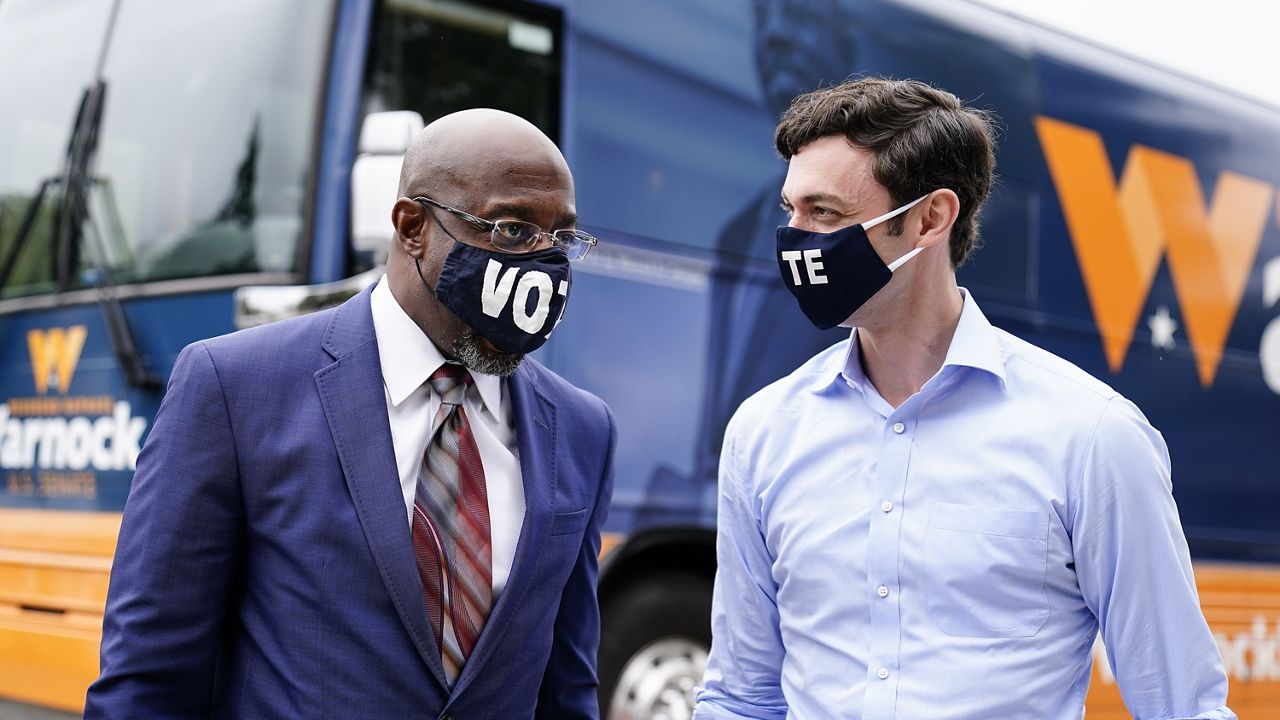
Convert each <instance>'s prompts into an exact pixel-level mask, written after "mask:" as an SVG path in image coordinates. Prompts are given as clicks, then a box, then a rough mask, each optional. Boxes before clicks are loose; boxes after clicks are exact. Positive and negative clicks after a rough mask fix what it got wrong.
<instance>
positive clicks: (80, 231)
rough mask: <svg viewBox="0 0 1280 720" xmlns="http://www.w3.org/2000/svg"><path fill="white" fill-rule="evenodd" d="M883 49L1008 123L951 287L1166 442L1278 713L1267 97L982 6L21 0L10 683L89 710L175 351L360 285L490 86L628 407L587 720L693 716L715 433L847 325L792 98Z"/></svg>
mask: <svg viewBox="0 0 1280 720" xmlns="http://www.w3.org/2000/svg"><path fill="white" fill-rule="evenodd" d="M859 74H876V75H888V76H893V77H903V78H906V77H910V78H917V79H921V80H924V81H927V82H930V83H934V84H936V85H938V86H940V87H942V88H945V89H947V90H950V91H951V92H953V93H955V94H956V95H958V96H959V97H960V98H962V99H963V100H965V101H966V102H968V103H970V104H972V105H974V106H976V107H979V108H983V109H986V110H990V111H991V112H993V113H995V115H996V116H997V117H998V118H999V121H998V127H999V137H998V142H999V149H998V173H999V181H998V184H997V186H996V188H995V191H994V195H993V197H992V199H991V201H990V203H989V205H988V206H987V207H986V209H985V211H984V212H983V215H982V226H983V233H982V236H983V240H984V243H985V246H984V247H983V248H982V249H980V250H979V251H978V252H977V253H976V254H975V255H974V256H973V258H972V259H971V260H970V261H969V262H968V263H966V264H965V266H964V267H963V268H962V269H961V271H960V273H959V277H960V282H961V284H962V285H963V286H964V287H965V288H967V289H968V291H969V292H972V293H973V294H974V296H975V297H976V298H977V299H978V301H979V302H980V303H981V304H982V307H983V309H984V311H985V312H986V314H987V315H988V316H989V317H990V319H991V320H992V322H993V323H994V324H995V325H997V326H999V327H1002V328H1005V329H1007V330H1009V331H1011V332H1013V333H1014V334H1016V335H1019V336H1021V337H1023V338H1025V339H1027V340H1029V341H1031V342H1033V343H1036V344H1037V345H1040V346H1043V347H1045V348H1047V349H1048V350H1050V351H1052V352H1054V353H1056V354H1058V355H1061V356H1063V357H1065V358H1067V359H1069V360H1071V361H1072V362H1074V363H1076V364H1077V365H1079V366H1080V367H1082V368H1083V369H1084V370H1086V371H1088V372H1090V373H1092V374H1093V375H1095V376H1097V377H1099V378H1101V379H1102V380H1103V381H1105V382H1107V383H1108V384H1110V385H1112V386H1113V387H1114V388H1116V389H1117V390H1118V391H1120V392H1121V393H1123V394H1124V395H1126V396H1127V397H1129V398H1130V399H1132V400H1133V401H1134V402H1135V403H1137V405H1138V406H1139V407H1141V408H1142V410H1143V411H1144V412H1145V413H1146V415H1147V416H1148V417H1149V418H1150V420H1151V422H1152V423H1153V424H1154V425H1155V427H1156V428H1158V429H1159V430H1160V431H1161V432H1162V433H1163V435H1164V437H1165V439H1166V441H1167V443H1168V446H1169V452H1170V455H1171V456H1172V464H1173V492H1174V495H1175V497H1176V499H1177V502H1178V507H1179V510H1180V513H1181V520H1182V523H1183V527H1184V529H1185V531H1186V535H1187V539H1188V541H1189V544H1190V548H1191V552H1192V556H1193V562H1194V567H1195V572H1196V579H1197V583H1198V586H1199V591H1200V599H1201V602H1202V604H1203V607H1204V611H1205V615H1206V617H1207V618H1208V621H1209V623H1210V626H1211V628H1212V630H1213V633H1214V636H1215V638H1216V639H1217V641H1218V644H1219V646H1220V648H1221V650H1222V654H1223V658H1224V661H1225V664H1226V668H1227V670H1228V672H1229V674H1230V681H1231V686H1230V704H1231V705H1232V706H1233V707H1234V708H1235V709H1236V710H1237V711H1238V712H1239V713H1240V715H1241V716H1242V717H1248V718H1261V717H1280V475H1278V471H1277V466H1278V465H1280V451H1278V449H1277V448H1280V434H1278V433H1280V200H1278V192H1280V110H1278V109H1277V108H1275V107H1272V106H1268V105H1265V104H1263V103H1260V102H1258V101H1256V100H1251V99H1249V98H1246V97H1243V96H1240V95H1237V94H1233V93H1231V92H1228V91H1226V90H1223V89H1221V88H1217V87H1214V86H1211V85H1208V84H1205V83H1202V82H1199V81H1195V80H1192V79H1189V78H1187V77H1184V76H1182V75H1179V74H1177V73H1175V72H1171V71H1169V70H1166V69H1162V68H1159V67H1156V66H1153V65H1150V64H1147V63H1145V62H1143V61H1142V60H1140V59H1137V58H1134V57H1129V56H1126V55H1124V54H1122V53H1117V52H1112V51H1108V50H1105V49H1103V48H1100V47H1098V46H1095V45H1093V44H1090V43H1089V42H1088V41H1087V40H1084V39H1081V38H1075V37H1070V36H1066V35H1063V34H1060V33H1057V32H1054V31H1052V30H1050V29H1047V28H1044V27H1041V26H1038V25H1035V24H1032V23H1029V22H1026V21H1023V20H1019V19H1016V18H1014V17H1011V16H1009V15H1005V14H1002V13H1000V12H998V11H995V10H992V9H989V8H987V7H985V6H982V5H978V4H972V3H969V2H962V1H958V0H951V1H943V0H938V1H936V2H926V1H925V0H645V1H644V2H635V1H634V0H538V1H533V0H223V1H222V2H202V3H196V2H174V1H172V0H63V1H62V2H57V3H49V2H43V1H42V0H0V339H2V340H3V342H2V343H0V464H2V465H3V468H2V473H3V480H2V481H0V697H5V698H10V699H13V700H18V701H21V702H25V703H32V704H37V705H45V706H49V707H53V708H62V709H66V710H70V711H76V710H78V709H80V708H81V707H82V704H83V699H84V692H85V688H86V687H87V685H88V684H89V683H90V682H91V681H92V680H93V678H94V677H95V676H96V674H97V670H98V642H99V638H100V630H101V623H102V611H103V604H104V600H105V595H106V587H107V579H108V575H109V573H110V569H111V558H112V554H113V551H114V547H115V537H116V533H117V532H118V529H119V525H120V516H121V511H122V509H123V507H124V502H125V499H126V497H127V495H128V491H129V484H130V480H131V478H132V474H133V470H134V466H135V463H136V460H137V456H138V452H139V449H140V448H141V446H142V445H143V444H144V443H145V442H146V439H147V432H148V430H149V429H150V426H151V423H152V419H153V416H154V413H155V412H156V409H157V408H158V406H159V403H160V399H161V397H162V395H163V393H164V388H165V382H166V380H167V377H168V374H169V372H170V371H171V368H172V365H173V362H174V359H175V357H176V356H177V354H178V352H179V351H180V350H181V349H182V347H183V346H185V345H186V344H188V343H191V342H193V341H196V340H199V339H202V338H207V337H211V336H215V335H220V334H224V333H228V332H232V331H234V330H236V329H237V328H242V327H248V326H251V325H257V324H261V323H264V322H269V321H272V320H276V319H280V318H285V317H289V316H291V315H296V314H299V313H305V312H311V311H313V310H316V309H319V308H324V307H330V306H332V305H334V304H336V303H339V302H341V301H342V300H343V299H345V298H348V297H350V296H351V295H352V294H354V293H356V292H359V291H360V290H361V289H363V288H364V287H367V286H368V285H369V284H371V283H372V282H374V281H375V280H376V279H377V278H378V277H379V276H380V271H379V267H380V264H381V263H382V262H383V261H384V259H385V257H386V252H387V246H388V243H389V241H390V237H391V233H392V230H391V226H390V222H389V213H390V207H391V204H392V202H393V201H394V199H395V190H396V180H397V177H398V172H399V166H400V162H401V158H402V156H403V153H404V151H405V148H406V147H407V144H408V142H409V139H410V138H411V137H412V135H413V133H414V132H415V131H416V130H417V129H418V128H420V127H422V124H423V123H424V122H430V121H431V120H433V119H435V118H437V117H440V116H441V115H443V114H445V113H448V112H452V111H454V110H458V109H462V108H467V107H475V106H489V107H497V108H501V109H504V110H508V111H511V112H514V113H517V114H519V115H521V116H523V117H525V118H527V119H529V120H530V121H532V122H533V123H535V124H536V125H538V126H539V127H540V128H542V129H543V130H544V131H545V132H546V133H547V134H548V135H549V136H550V137H552V138H553V139H554V140H555V141H556V142H557V143H558V144H559V145H560V147H561V148H562V149H563V151H564V153H565V156H566V157H567V159H568V161H569V164H570V166H571V167H572V169H573V172H574V176H575V180H576V185H577V207H578V211H579V214H580V216H581V218H582V227H583V228H584V229H586V230H588V231H589V232H591V233H592V234H594V235H596V236H598V237H599V238H600V244H599V246H598V247H597V248H596V249H595V250H593V251H592V253H591V255H590V256H589V257H588V258H587V259H585V260H584V261H582V262H581V263H577V264H576V265H575V266H574V268H573V270H574V277H573V284H572V300H571V302H570V304H569V307H568V311H567V313H566V315H565V317H564V319H563V322H562V323H561V324H560V325H559V327H558V329H557V331H556V333H555V335H554V337H553V338H552V339H551V341H550V342H549V343H547V345H546V346H545V347H544V348H543V349H541V350H539V351H538V353H537V357H538V359H539V360H540V361H541V362H543V363H545V364H546V365H548V366H549V367H551V368H552V369H553V370H555V371H556V372H558V373H560V374H561V375H563V376H564V377H566V378H567V379H568V380H570V381H571V382H573V383H575V384H577V385H579V386H581V387H584V388H586V389H588V390H590V391H592V392H594V393H596V394H598V395H599V396H600V397H602V398H603V399H604V400H605V401H606V402H608V404H609V405H610V407H611V408H612V409H613V411H614V413H615V414H616V417H617V422H618V428H619V440H618V446H617V477H616V489H615V492H614V499H613V504H612V508H611V512H610V516H609V521H608V524H607V526H606V528H605V529H606V534H605V538H604V543H603V548H602V553H601V577H600V585H599V592H600V601H601V605H602V623H603V634H602V643H601V649H600V680H601V690H600V696H601V705H602V708H603V714H604V716H605V717H608V718H613V719H622V718H656V717H670V718H677V717H686V716H687V714H688V713H689V711H690V710H691V708H692V703H693V697H694V693H695V692H696V688H697V685H698V683H699V681H700V678H701V675H702V670H703V667H704V665H705V661H706V653H707V648H708V647H709V641H710V629H709V620H708V615H709V611H710V604H711V587H712V578H713V576H714V572H715V548H714V543H715V499H716V464H717V458H718V452H719V448H720V443H721V440H722V436H723V431H724V426H725V423H726V421H727V420H728V418H729V417H730V415H731V414H732V413H733V411H734V409H735V408H736V407H737V405H738V404H739V403H740V402H741V401H742V400H743V399H745V398H746V397H748V396H749V395H750V394H752V393H753V392H755V391H756V390H758V389H759V388H761V387H763V386H764V385H765V384H767V383H769V382H771V381H772V380H774V379H776V378H778V377H781V376H782V375H785V374H786V373H788V372H790V371H791V370H792V369H794V368H795V367H797V366H798V365H799V364H801V363H802V362H803V361H804V360H805V359H807V358H808V357H810V356H811V355H813V354H814V353H816V352H817V351H818V350H820V349H821V348H824V347H826V346H828V345H830V344H832V343H834V342H837V341H839V340H840V339H841V336H842V335H841V332H840V331H838V330H837V331H830V332H825V333H824V332H818V331H816V330H814V329H813V328H812V326H810V325H809V324H808V322H807V321H806V320H805V319H804V317H803V316H802V315H801V314H800V313H799V311H798V309H797V308H796V307H795V304H794V302H793V301H792V300H791V298H790V296H789V295H788V294H787V292H786V290H785V288H784V287H783V285H782V282H781V278H780V277H779V274H778V267H777V264H776V260H775V258H774V247H773V242H774V231H775V228H776V227H777V226H778V225H781V224H785V223H786V217H785V215H784V213H783V212H782V210H781V209H780V208H779V207H778V198H779V190H780V187H781V184H782V179H783V177H784V175H785V172H786V166H785V163H783V161H782V160H780V159H779V158H778V157H777V155H776V153H775V152H774V150H773V147H772V131H773V127H774V124H775V121H776V119H777V117H778V116H779V114H780V113H781V112H782V110H783V109H785V107H786V106H787V103H788V102H789V100H790V99H791V98H792V97H793V96H794V95H795V94H796V93H797V92H799V91H801V90H804V89H812V88H815V87H818V86H820V85H822V84H824V83H831V82H834V81H839V80H842V79H844V78H846V77H851V76H856V75H859ZM956 450H957V452H962V451H963V449H962V448H957V449H956ZM171 480H172V482H182V478H180V477H175V478H172V479H171ZM993 491H995V490H994V489H993ZM832 572H840V569H839V568H832ZM1156 591H1157V589H1155V588H1153V589H1152V592H1156ZM1088 709H1089V717H1090V718H1118V717H1126V716H1127V713H1126V712H1125V710H1124V706H1123V704H1122V700H1121V697H1120V693H1119V691H1118V688H1117V687H1116V685H1115V682H1114V679H1113V678H1112V677H1111V676H1110V674H1109V672H1108V669H1107V662H1106V655H1105V650H1104V648H1102V647H1101V645H1099V646H1097V647H1096V648H1095V663H1094V677H1093V681H1092V689H1091V692H1090V696H1089V700H1088Z"/></svg>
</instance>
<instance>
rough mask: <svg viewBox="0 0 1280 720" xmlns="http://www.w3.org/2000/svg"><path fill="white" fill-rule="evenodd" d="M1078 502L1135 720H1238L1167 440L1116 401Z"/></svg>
mask: <svg viewBox="0 0 1280 720" xmlns="http://www.w3.org/2000/svg"><path fill="white" fill-rule="evenodd" d="M1073 494H1074V496H1075V497H1074V498H1073V502H1072V512H1071V515H1072V546H1073V552H1074V557H1075V562H1076V573H1077V577H1078V580H1079V583H1080V590H1081V592H1082V593H1083V596H1084V600H1085V602H1086V603H1087V604H1088V605H1089V608H1090V609H1091V610H1092V611H1093V613H1094V615H1095V616H1096V617H1097V618H1098V623H1099V627H1100V628H1101V631H1102V641H1103V644H1104V645H1105V646H1106V648H1107V657H1108V660H1109V661H1110V663H1111V668H1112V671H1113V673H1114V675H1115V677H1116V682H1117V684H1118V685H1119V688H1120V694H1121V695H1122V696H1123V698H1124V702H1125V705H1127V706H1128V708H1129V712H1131V713H1132V714H1133V716H1134V718H1135V719H1136V720H1148V719H1150V720H1167V719H1173V718H1211V719H1214V720H1234V719H1235V717H1236V715H1235V713H1233V712H1232V711H1231V710H1230V709H1228V708H1227V707H1226V701H1227V676H1226V673H1225V672H1224V671H1223V666H1222V656H1221V655H1220V653H1219V652H1218V648H1217V646H1216V645H1215V644H1214V640H1213V636H1212V635H1211V634H1210V632H1209V627H1208V625H1207V624H1206V622H1205V619H1204V615H1203V614H1202V613H1201V610H1200V600H1199V596H1198V594H1197V592H1196V584H1195V576H1194V575H1193V574H1192V571H1191V559H1190V554H1189V553H1188V550H1187V541H1186V538H1185V537H1184V535H1183V533H1182V525H1181V523H1180V521H1179V519H1178V508H1177V506H1176V505H1175V503H1174V500H1173V495H1172V483H1171V481H1170V471H1169V452H1168V448H1167V447H1166V446H1165V443H1164V439H1163V438H1162V437H1161V435H1160V433H1159V432H1158V431H1156V429H1155V428H1153V427H1151V425H1150V424H1149V423H1148V422H1147V419H1146V418H1145V417H1143V415H1142V413H1141V411H1139V410H1138V408H1137V407H1135V406H1134V405H1133V403H1130V402H1129V401H1127V400H1125V399H1124V398H1121V397H1116V398H1113V399H1112V400H1111V401H1110V402H1109V404H1108V405H1107V407H1106V408H1105V409H1104V410H1103V412H1102V415H1101V417H1100V418H1099V420H1098V424H1097V427H1096V429H1095V430H1094V435H1093V438H1092V441H1091V445H1090V448H1089V450H1088V454H1087V456H1086V458H1085V462H1084V466H1083V472H1082V473H1081V475H1080V477H1079V485H1078V486H1077V487H1076V488H1075V490H1074V493H1073Z"/></svg>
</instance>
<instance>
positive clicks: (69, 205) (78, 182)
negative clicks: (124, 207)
mask: <svg viewBox="0 0 1280 720" xmlns="http://www.w3.org/2000/svg"><path fill="white" fill-rule="evenodd" d="M119 9H120V3H119V0H116V3H114V4H113V6H111V17H110V19H109V20H108V26H106V36H105V37H104V40H102V53H101V54H100V55H99V63H97V73H96V74H97V77H96V78H95V81H93V85H91V86H90V87H87V88H86V90H84V94H83V95H82V96H81V102H79V109H78V110H77V113H76V124H74V126H73V129H72V137H70V142H68V146H67V161H65V165H64V172H63V176H61V177H63V178H65V181H64V182H65V186H64V187H65V191H64V193H63V204H61V208H60V211H59V213H58V215H56V222H55V227H54V238H55V242H56V243H58V245H56V260H55V261H56V269H58V274H56V277H58V281H59V284H60V286H61V287H63V288H64V290H65V288H67V287H68V284H69V282H70V277H72V273H73V272H74V268H76V266H77V265H78V259H79V258H78V254H79V250H81V242H82V241H83V240H84V228H86V227H87V228H90V229H91V231H92V233H91V234H92V241H91V242H88V243H87V245H88V250H90V259H91V260H92V265H93V270H95V274H96V282H95V286H96V288H97V304H99V307H101V309H102V319H104V322H105V324H106V336H108V340H109V341H110V343H111V350H113V352H114V354H115V357H116V360H118V361H119V363H120V370H122V372H123V373H124V378H125V380H128V383H129V384H131V386H133V387H137V388H145V389H150V388H157V387H163V384H164V383H163V379H161V378H160V377H159V375H156V374H154V373H151V372H150V370H148V369H147V366H146V363H145V361H143V359H142V354H141V352H140V351H138V346H137V342H136V341H134V340H133V331H132V329H131V328H129V322H128V319H127V318H125V315H124V307H123V306H122V305H120V299H119V297H118V296H116V292H115V282H114V281H113V278H111V270H110V268H109V265H108V258H106V251H105V247H104V242H102V233H101V229H100V228H99V227H97V223H96V219H95V218H93V217H91V214H90V211H88V188H90V186H91V184H93V182H95V181H93V177H92V167H93V158H95V155H96V152H97V138H99V129H100V128H101V126H102V109H104V108H105V104H106V82H105V81H104V79H102V67H104V65H105V63H106V51H108V49H109V47H110V45H111V33H113V31H114V28H115V18H116V15H118V13H119ZM47 182H49V181H46V186H47ZM46 186H42V187H41V190H42V191H44V190H45V187H46ZM37 206H38V202H33V204H32V208H37ZM33 217H35V213H33V210H32V209H28V218H24V229H28V232H29V228H26V225H27V224H28V223H27V222H26V220H29V219H31V218H33ZM18 240H19V241H24V240H26V236H24V234H23V233H19V236H18ZM14 245H15V247H17V246H18V245H19V243H14ZM6 269H8V268H6ZM5 279H6V278H5Z"/></svg>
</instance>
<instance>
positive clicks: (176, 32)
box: [72, 0, 330, 287]
mask: <svg viewBox="0 0 1280 720" xmlns="http://www.w3.org/2000/svg"><path fill="white" fill-rule="evenodd" d="M329 23H330V11H329V8H328V7H327V4H326V5H325V6H321V5H320V4H319V3H313V2H307V1H306V0H272V1H271V2H259V1H258V0H231V1H225V2H217V3H197V4H194V5H191V4H182V5H181V6H180V7H179V6H178V5H175V4H173V3H170V2H166V1H165V0H124V2H122V3H121V8H120V16H119V19H118V21H117V23H116V27H115V30H114V32H113V34H112V38H111V46H110V48H109V49H108V53H107V61H106V66H105V70H104V80H105V83H106V86H107V87H106V110H105V113H104V116H103V119H102V127H101V135H102V139H101V140H100V142H99V149H98V155H97V159H96V163H95V165H94V171H93V174H92V177H93V179H92V185H91V187H90V188H89V205H90V218H91V224H93V225H94V227H93V228H92V230H93V231H94V232H95V233H96V234H97V235H98V236H99V237H100V238H101V239H102V242H101V244H100V245H99V249H98V251H99V252H101V253H102V254H105V256H106V265H107V266H108V267H109V268H110V270H111V271H112V273H113V278H112V279H113V280H114V281H115V282H146V281H152V280H167V279H175V278H189V277H203V276H208V275H227V274H233V273H258V272H295V271H296V270H297V269H298V264H299V260H300V242H299V240H300V238H301V237H302V233H303V224H304V222H303V221H304V218H305V217H306V212H307V210H308V203H307V200H306V198H307V179H308V177H309V176H310V174H311V167H312V153H313V146H314V144H313V142H312V133H313V131H314V129H315V127H316V123H315V114H316V112H317V108H318V107H319V104H320V95H321V93H320V90H321V87H322V82H323V79H324V77H323V74H324V58H325V49H326V38H327V31H328V26H329ZM86 234H87V233H86ZM82 256H83V257H82V258H81V268H80V269H81V271H82V272H81V273H80V276H79V277H77V278H73V279H72V286H73V287H74V286H75V285H76V284H77V283H78V284H81V285H92V284H93V282H94V280H95V275H94V273H93V271H92V268H93V265H94V263H93V257H92V256H90V255H87V254H85V253H82Z"/></svg>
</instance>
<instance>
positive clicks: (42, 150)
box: [0, 0, 111, 298]
mask: <svg viewBox="0 0 1280 720" xmlns="http://www.w3.org/2000/svg"><path fill="white" fill-rule="evenodd" d="M110 9H111V5H110V3H103V2H90V1H89V0H77V1H75V2H61V3H47V2H42V1H41V0H5V1H4V2H3V3H0V107H3V108H4V112H0V267H3V265H4V264H5V263H6V262H7V261H8V258H9V256H10V254H11V252H12V251H13V250H14V247H13V245H14V242H15V240H16V239H17V235H18V230H19V227H20V225H21V224H22V221H23V219H24V218H25V216H26V215H27V213H28V211H29V210H31V209H32V207H31V206H32V204H33V203H34V202H35V200H36V198H37V196H38V195H39V194H40V188H41V187H42V186H43V187H44V188H45V193H44V195H43V201H42V202H41V203H40V205H39V207H38V208H37V209H36V210H35V211H34V212H35V213H36V214H35V216H34V217H33V219H34V224H33V225H32V226H31V228H30V230H29V231H28V232H27V237H26V241H25V242H24V243H23V244H22V247H21V248H20V252H19V254H18V255H16V256H15V260H16V264H15V265H14V266H13V269H12V270H11V271H10V274H9V275H10V276H9V278H8V282H7V283H6V284H5V286H4V288H3V289H2V290H0V298H8V297H17V296H21V295H32V294H36V293H46V292H52V291H53V290H55V289H56V280H57V278H56V275H55V267H54V252H53V241H52V237H53V218H54V216H55V215H56V214H57V213H56V209H57V208H58V206H59V205H60V203H61V197H62V185H61V183H60V182H59V178H60V176H61V174H62V173H63V172H64V167H63V165H64V160H65V157H66V152H67V140H68V138H69V136H70V132H71V126H72V123H73V121H74V119H75V114H76V108H77V106H78V103H79V101H80V96H81V94H82V93H83V91H84V89H85V87H86V86H87V85H88V84H89V83H90V82H92V79H93V77H94V74H95V72H96V69H97V68H96V65H97V62H98V56H99V53H100V52H101V48H102V42H103V35H104V33H105V32H106V26H107V20H108V15H109V13H110Z"/></svg>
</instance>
